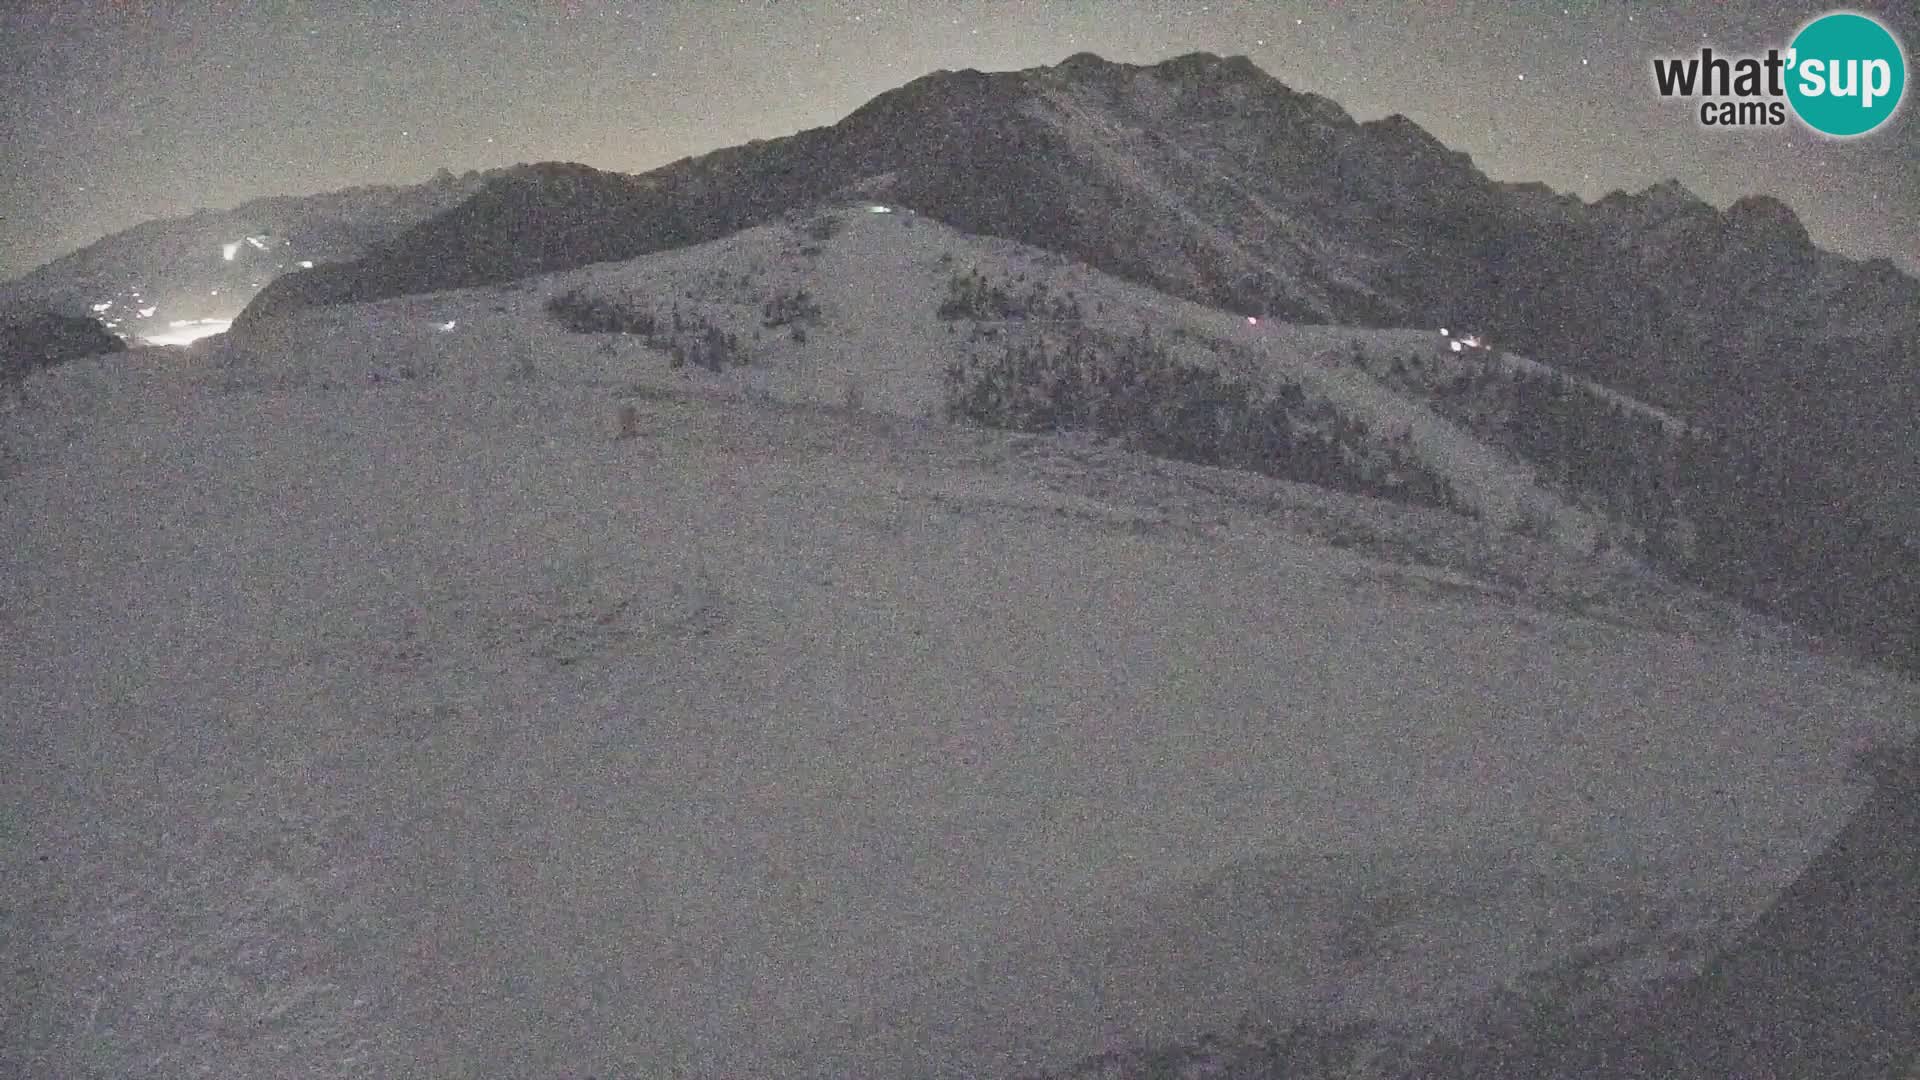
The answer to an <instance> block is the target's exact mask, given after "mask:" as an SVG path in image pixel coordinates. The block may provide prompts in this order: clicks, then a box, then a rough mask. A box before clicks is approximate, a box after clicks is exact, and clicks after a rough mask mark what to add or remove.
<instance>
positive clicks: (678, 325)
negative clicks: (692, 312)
mask: <svg viewBox="0 0 1920 1080" xmlns="http://www.w3.org/2000/svg"><path fill="white" fill-rule="evenodd" d="M547 314H548V315H549V316H551V317H552V318H554V319H555V320H556V321H558V322H559V323H560V325H562V326H564V327H566V328H567V329H569V330H572V331H574V332H576V333H582V334H632V335H636V336H638V337H640V338H641V339H642V340H644V341H645V342H646V343H647V345H648V346H649V347H651V348H655V349H661V350H664V351H665V352H666V353H667V354H668V356H669V357H670V363H671V364H672V366H673V367H675V368H683V367H686V366H687V365H688V364H692V365H694V366H695V367H701V368H705V369H706V370H708V371H712V372H715V373H718V372H721V371H724V370H726V368H727V367H728V366H729V365H732V366H736V367H737V366H743V365H744V364H745V360H744V359H743V357H744V356H745V353H744V351H743V350H742V349H741V347H740V339H739V337H738V336H737V335H735V334H733V333H732V332H730V331H727V330H723V329H722V328H720V327H719V326H717V325H715V324H714V323H713V322H712V321H711V320H709V319H707V318H706V317H705V316H689V315H683V314H681V311H680V306H679V305H678V304H675V305H674V306H673V310H672V311H671V312H670V313H669V314H668V315H667V317H666V318H661V317H659V316H657V315H656V314H655V313H654V311H653V309H652V308H651V307H650V306H642V305H640V304H637V303H633V302H630V301H620V300H612V299H608V298H606V297H601V296H589V295H587V294H586V293H585V292H584V291H583V290H581V289H577V288H576V289H569V290H568V291H566V292H564V293H561V294H560V295H558V296H555V297H553V298H552V299H550V300H548V301H547Z"/></svg>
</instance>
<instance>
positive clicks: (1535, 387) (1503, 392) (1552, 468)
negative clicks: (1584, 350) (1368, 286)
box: [1353, 345, 1683, 549]
mask: <svg viewBox="0 0 1920 1080" xmlns="http://www.w3.org/2000/svg"><path fill="white" fill-rule="evenodd" d="M1353 362H1354V364H1355V365H1356V366H1359V367H1363V368H1367V369H1368V370H1370V371H1372V372H1373V373H1374V374H1375V375H1376V376H1377V377H1378V378H1380V379H1381V381H1382V382H1384V383H1386V384H1387V385H1389V386H1393V387H1395V388H1396V389H1411V390H1416V391H1419V392H1421V393H1423V394H1424V395H1426V396H1427V397H1428V404H1429V405H1431V406H1432V408H1433V409H1434V411H1435V412H1437V413H1439V414H1440V415H1442V416H1444V417H1446V418H1447V419H1449V420H1452V421H1453V422H1455V423H1457V424H1459V425H1461V426H1462V427H1464V428H1466V429H1467V430H1469V431H1471V432H1473V433H1474V435H1475V436H1477V437H1478V438H1480V439H1482V440H1484V441H1486V442H1488V443H1491V444H1493V445H1495V446H1498V447H1500V448H1502V449H1504V450H1507V451H1509V452H1510V453H1512V454H1514V455H1515V456H1517V457H1519V458H1521V459H1522V460H1525V461H1526V462H1528V463H1529V464H1531V465H1533V466H1534V467H1535V468H1536V469H1538V470H1539V471H1540V473H1541V476H1542V478H1543V479H1544V480H1545V481H1546V482H1547V483H1548V484H1550V485H1552V486H1553V487H1555V488H1556V489H1558V490H1560V491H1563V492H1566V493H1568V494H1570V495H1573V496H1574V497H1575V498H1576V499H1577V501H1579V502H1582V503H1584V504H1585V505H1588V506H1590V507H1592V508H1593V509H1595V510H1598V511H1599V512H1601V513H1603V514H1605V515H1607V516H1608V517H1611V518H1613V519H1615V520H1619V521H1623V522H1625V523H1626V524H1627V525H1629V526H1630V527H1631V528H1632V529H1634V530H1635V531H1636V532H1637V533H1638V534H1639V535H1640V536H1643V537H1645V538H1646V546H1647V548H1649V549H1651V548H1654V547H1658V546H1659V545H1661V544H1669V543H1672V542H1674V532H1675V530H1676V529H1677V528H1678V527H1679V523H1680V519H1681V512H1680V511H1681V504H1680V500H1679V496H1678V492H1677V491H1676V490H1674V487H1673V486H1672V484H1671V483H1670V482H1669V481H1670V478H1671V477H1672V475H1673V473H1674V471H1675V469H1676V468H1677V466H1678V462H1679V461H1680V458H1681V456H1682V448H1681V442H1682V438H1683V437H1682V436H1680V435H1677V434H1675V433H1673V432H1671V431H1669V430H1668V429H1667V427H1666V425H1665V424H1664V423H1663V422H1662V421H1661V420H1660V419H1658V418H1657V417H1654V416H1651V415H1649V414H1647V413H1645V412H1642V411H1640V410H1637V409H1629V408H1628V407H1626V406H1625V405H1623V404H1621V403H1620V402H1619V401H1617V400H1615V399H1613V398H1610V397H1608V396H1606V395H1604V394H1601V393H1598V392H1596V391H1595V390H1593V389H1592V388H1590V387H1588V386H1586V385H1585V384H1583V383H1580V382H1577V381H1575V380H1573V379H1569V378H1567V377H1566V376H1564V375H1561V374H1560V373H1559V372H1553V371H1547V372H1539V371H1532V370H1528V369H1526V368H1515V369H1513V370H1511V371H1508V370H1502V369H1501V368H1500V367H1499V366H1498V365H1495V364H1491V363H1486V362H1483V361H1477V360H1468V361H1467V362H1466V366H1465V367H1464V368H1461V369H1457V370H1454V371H1453V372H1452V374H1451V375H1448V374H1447V367H1445V366H1443V365H1442V364H1440V363H1438V362H1437V358H1431V357H1428V356H1424V355H1422V354H1421V353H1420V352H1418V351H1417V350H1416V351H1413V352H1409V353H1407V354H1406V355H1404V356H1402V355H1396V356H1394V357H1392V358H1391V360H1390V362H1388V364H1387V365H1386V366H1384V367H1381V366H1380V365H1378V364H1376V362H1375V361H1374V360H1372V359H1371V358H1370V357H1369V356H1368V355H1367V354H1366V352H1365V350H1364V349H1363V348H1362V347H1360V346H1359V345H1355V346H1354V350H1353Z"/></svg>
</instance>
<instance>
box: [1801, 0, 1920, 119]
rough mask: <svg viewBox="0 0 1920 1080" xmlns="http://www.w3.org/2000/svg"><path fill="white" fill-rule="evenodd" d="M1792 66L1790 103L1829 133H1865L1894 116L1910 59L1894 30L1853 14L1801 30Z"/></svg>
mask: <svg viewBox="0 0 1920 1080" xmlns="http://www.w3.org/2000/svg"><path fill="white" fill-rule="evenodd" d="M1787 63H1788V69H1787V100H1788V101H1789V102H1791V103H1792V104H1793V111H1794V112H1795V113H1798V114H1799V116H1800V119H1801V120H1802V121H1804V122H1805V123H1806V125H1807V126H1808V127H1810V128H1812V129H1813V130H1815V131H1818V132H1820V133H1822V134H1825V135H1835V136H1839V137H1841V138H1846V137H1848V136H1853V135H1865V134H1866V133H1867V132H1869V131H1872V130H1873V129H1874V128H1877V127H1879V126H1880V125H1881V124H1884V123H1886V122H1887V121H1888V120H1889V119H1891V118H1892V117H1893V114H1894V111H1895V110H1896V109H1898V108H1899V107H1900V99H1901V98H1902V97H1903V96H1905V94H1906V90H1907V58H1906V55H1905V54H1904V53H1903V52H1902V51H1901V49H1900V42H1899V41H1898V40H1896V39H1895V38H1894V36H1893V32H1892V31H1890V30H1888V29H1887V28H1886V27H1884V26H1881V25H1880V24H1879V23H1878V22H1876V21H1874V20H1873V19H1870V18H1868V17H1867V16H1865V15H1856V14H1854V13H1853V12H1850V11H1837V12H1834V13H1833V14H1831V15H1822V16H1820V17H1819V18H1817V19H1815V20H1813V21H1812V22H1810V23H1808V24H1807V25H1805V26H1803V27H1801V28H1800V33H1799V34H1798V35H1796V36H1795V37H1794V39H1793V44H1792V46H1791V47H1790V49H1789V51H1788V53H1787Z"/></svg>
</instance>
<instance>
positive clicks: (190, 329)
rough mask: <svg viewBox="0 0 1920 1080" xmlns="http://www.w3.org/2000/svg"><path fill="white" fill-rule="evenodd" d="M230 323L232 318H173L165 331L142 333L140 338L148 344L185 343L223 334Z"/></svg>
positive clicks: (231, 323)
mask: <svg viewBox="0 0 1920 1080" xmlns="http://www.w3.org/2000/svg"><path fill="white" fill-rule="evenodd" d="M232 325H233V320H232V319H175V320H174V321H173V322H171V323H169V324H168V325H167V329H166V330H165V331H163V332H161V333H158V334H147V335H144V336H143V337H142V339H141V340H143V341H145V342H146V343H147V344H149V345H187V344H191V343H192V342H195V341H199V340H200V339H201V338H204V337H212V336H213V335H215V334H224V333H226V332H227V329H228V328H229V327H231V326H232Z"/></svg>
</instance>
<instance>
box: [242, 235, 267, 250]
mask: <svg viewBox="0 0 1920 1080" xmlns="http://www.w3.org/2000/svg"><path fill="white" fill-rule="evenodd" d="M247 243H249V244H252V245H253V246H254V247H255V248H256V249H258V250H260V251H265V250H267V239H266V237H264V236H249V237H247Z"/></svg>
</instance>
